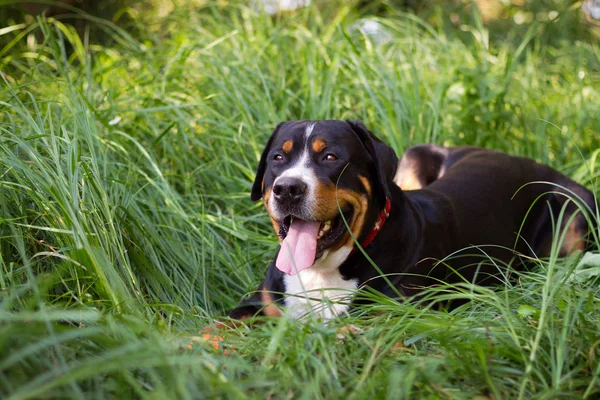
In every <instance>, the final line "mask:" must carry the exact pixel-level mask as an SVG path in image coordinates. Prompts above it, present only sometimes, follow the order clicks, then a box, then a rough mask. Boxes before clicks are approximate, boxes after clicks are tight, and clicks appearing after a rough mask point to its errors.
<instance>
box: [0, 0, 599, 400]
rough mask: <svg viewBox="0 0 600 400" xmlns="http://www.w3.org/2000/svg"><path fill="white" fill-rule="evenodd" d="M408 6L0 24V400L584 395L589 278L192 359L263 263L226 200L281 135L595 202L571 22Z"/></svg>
mask: <svg viewBox="0 0 600 400" xmlns="http://www.w3.org/2000/svg"><path fill="white" fill-rule="evenodd" d="M408 3H409V4H394V3H393V2H390V3H376V4H374V3H372V2H368V3H367V4H360V3H358V2H357V3H354V2H318V3H317V4H314V5H313V6H311V7H309V8H304V9H299V10H297V11H294V12H287V13H284V14H278V15H274V16H269V15H266V14H264V13H260V12H259V11H257V10H256V9H254V8H252V7H249V6H248V5H247V4H246V3H237V2H229V1H219V2H206V3H200V2H194V1H177V2H171V3H167V2H158V1H157V2H148V3H143V4H140V3H135V4H126V3H112V4H111V5H112V6H115V8H110V9H109V8H107V9H106V10H110V11H103V12H105V15H100V16H92V15H90V14H86V13H81V12H78V11H74V10H68V11H69V12H67V13H66V14H67V15H65V13H62V14H61V13H58V14H52V13H50V14H48V13H47V14H42V15H39V16H37V17H35V18H34V17H31V16H29V17H27V16H26V15H25V14H24V11H23V10H22V9H18V8H17V7H15V5H16V4H17V2H10V1H9V2H6V1H4V2H0V5H4V7H5V8H3V9H2V12H3V13H4V14H1V15H3V16H4V17H5V20H6V21H8V23H7V24H6V26H5V27H4V28H1V27H0V43H1V48H0V71H1V82H2V97H0V110H1V113H0V132H1V134H0V189H1V190H0V207H1V212H0V237H1V239H0V266H1V272H0V298H1V300H0V370H2V371H4V372H3V373H2V374H0V395H2V397H4V398H32V397H37V398H39V397H52V398H54V397H65V396H68V397H86V398H88V397H98V398H101V397H115V396H118V397H120V398H127V397H155V396H158V397H182V398H187V397H189V398H199V397H213V396H223V397H228V398H232V397H235V398H237V397H239V398H244V397H259V398H264V397H267V396H275V397H317V398H331V397H334V398H337V397H341V396H348V397H358V398H363V397H366V396H376V397H391V398H414V397H417V396H422V397H432V398H440V397H441V398H444V397H451V398H462V397H464V398H473V397H475V396H487V397H493V398H504V397H509V398H514V397H521V398H534V397H535V398H538V397H539V398H545V397H575V398H581V397H593V396H595V395H597V394H598V393H599V392H600V386H599V385H600V377H599V373H600V367H599V364H598V357H600V352H599V350H598V339H597V332H598V331H600V316H599V314H598V311H597V310H598V305H599V302H600V292H599V290H598V285H597V282H595V281H594V276H597V273H596V272H594V271H597V268H599V266H598V265H597V264H595V263H596V261H594V260H593V259H590V260H592V261H588V262H587V264H586V265H587V266H588V267H589V268H591V269H587V270H581V269H578V268H577V266H578V259H577V258H571V259H567V260H559V259H557V258H556V255H553V256H552V257H551V258H550V259H548V260H534V261H533V264H535V268H533V269H532V272H530V273H527V274H524V275H523V276H522V277H520V279H519V280H518V281H516V282H512V283H509V282H507V283H506V286H505V287H501V288H497V289H494V290H490V289H484V288H473V287H464V288H463V289H462V292H460V294H456V293H454V294H453V293H451V292H448V291H446V290H445V288H437V289H435V290H432V293H431V295H432V296H434V297H435V298H437V299H443V298H447V297H449V296H461V297H466V298H470V299H472V301H471V302H470V303H469V304H467V305H465V306H464V307H462V308H459V309H457V310H453V311H452V312H448V311H436V310H429V309H428V308H427V307H418V306H416V305H414V304H403V303H395V302H391V301H389V300H388V299H385V298H381V297H380V296H377V295H369V296H372V297H373V300H374V304H373V305H372V306H369V307H365V308H364V309H363V310H361V311H360V312H358V313H357V314H356V315H353V316H348V317H344V318H342V319H341V320H340V321H336V322H334V323H332V324H328V325H323V324H321V323H320V322H318V321H309V322H308V323H306V324H299V323H296V322H294V321H290V320H288V319H285V318H283V319H280V320H276V321H268V322H266V323H265V324H264V325H262V326H260V327H257V328H255V329H254V330H252V331H250V330H247V329H246V328H244V327H241V328H239V329H238V330H235V331H232V332H228V333H226V334H225V338H224V339H225V343H224V347H225V351H224V349H223V348H221V349H214V348H213V347H212V346H211V345H210V344H209V343H206V341H205V340H203V338H202V337H201V336H198V333H197V332H198V330H199V329H200V328H202V327H204V326H206V325H207V324H209V323H210V321H211V319H212V317H213V316H221V315H224V314H225V312H226V311H227V310H228V309H230V308H231V307H232V306H234V305H235V303H236V302H237V301H238V300H239V299H240V298H241V297H242V296H243V295H244V294H245V293H247V292H249V291H250V290H252V289H253V288H254V287H255V285H256V284H257V282H258V281H259V280H260V279H261V277H262V275H263V274H264V270H265V268H266V265H267V263H268V262H269V259H270V256H271V255H272V254H273V251H274V249H275V247H276V241H275V240H274V238H273V237H272V236H273V235H272V234H271V232H270V227H269V224H268V221H267V218H266V215H265V213H264V212H263V211H262V208H261V206H260V204H253V203H251V202H250V201H249V189H250V184H251V182H252V179H253V175H254V168H255V166H256V162H257V160H258V157H259V154H260V152H261V150H262V146H263V143H264V142H265V140H266V138H267V137H268V135H269V134H270V132H271V130H272V129H273V127H274V126H275V125H276V123H277V122H279V121H281V120H286V119H322V118H336V119H338V118H360V119H362V120H363V121H364V122H365V123H366V124H367V126H369V127H370V128H371V129H372V130H373V131H374V132H376V133H377V135H379V136H380V137H382V138H384V139H385V140H386V141H387V142H388V143H389V144H390V145H392V146H393V147H394V148H395V149H396V151H397V152H398V153H399V154H401V153H402V151H403V150H404V149H405V148H406V147H408V146H409V145H412V144H415V143H423V142H434V143H439V144H445V145H455V144H475V145H479V146H484V147H489V148H496V149H501V150H505V151H508V152H511V153H514V154H520V155H524V156H528V157H532V158H535V159H537V160H539V161H541V162H545V163H548V164H550V165H552V166H554V167H556V168H558V169H559V170H561V171H563V172H564V173H566V174H568V175H570V176H572V177H574V178H575V179H576V180H578V181H580V182H581V183H583V184H585V185H587V186H588V187H591V188H593V190H594V191H595V192H596V193H598V189H597V179H598V175H599V173H600V168H599V167H598V162H599V160H598V157H599V154H600V151H599V150H598V148H599V147H600V146H599V145H600V133H599V132H600V123H599V121H598V111H597V110H598V109H600V96H599V93H598V92H599V91H600V79H599V78H600V58H599V54H600V53H599V50H598V47H597V44H598V33H597V31H595V29H596V27H595V25H594V24H593V23H591V22H588V21H586V20H585V19H584V17H583V16H582V14H581V12H580V9H579V7H578V4H571V3H563V2H544V3H543V4H542V3H539V2H533V1H532V2H523V3H519V4H518V5H515V4H512V3H506V2H504V3H501V5H502V7H501V8H500V9H499V10H500V11H495V14H494V13H491V12H488V10H486V9H485V7H484V6H485V4H483V3H486V2H482V4H480V5H482V12H481V13H480V12H479V11H478V9H477V8H476V7H474V6H473V5H472V4H465V3H462V2H456V3H451V2H449V3H448V4H446V5H445V6H444V7H438V6H434V5H430V6H428V7H423V6H420V7H417V8H416V9H415V8H414V7H412V6H413V5H411V4H410V2H408ZM411 7H412V8H411ZM415 12H417V13H418V14H415ZM100 14H102V12H101V13H100ZM73 21H75V22H73ZM373 26H375V27H376V29H375V30H374V29H373ZM592 217H593V216H590V218H592ZM558 235H559V233H557V243H558V242H559V241H560V237H558ZM581 265H583V264H581ZM594 266H596V267H595V268H596V270H595V269H594ZM590 277H591V278H590ZM348 323H353V324H355V326H357V327H358V328H359V332H358V333H357V334H355V335H346V338H345V340H339V338H338V335H337V328H338V327H339V326H341V325H343V324H348ZM228 346H232V347H228Z"/></svg>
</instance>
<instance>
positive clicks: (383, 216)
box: [350, 199, 392, 255]
mask: <svg viewBox="0 0 600 400" xmlns="http://www.w3.org/2000/svg"><path fill="white" fill-rule="evenodd" d="M391 209H392V202H391V201H390V199H385V207H384V209H383V210H381V212H380V213H379V215H378V216H377V221H376V222H375V225H374V226H373V229H371V232H369V234H368V235H367V237H365V238H364V240H363V241H362V242H360V247H362V248H363V249H364V248H366V247H367V246H368V245H369V244H370V243H371V242H372V241H373V239H375V236H377V234H378V233H379V231H380V230H381V228H383V225H384V224H385V221H386V220H387V218H388V217H389V216H390V210H391ZM357 251H358V247H354V248H353V249H352V252H351V253H350V255H352V254H354V253H356V252H357Z"/></svg>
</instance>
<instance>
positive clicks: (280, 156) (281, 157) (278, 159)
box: [273, 154, 283, 161]
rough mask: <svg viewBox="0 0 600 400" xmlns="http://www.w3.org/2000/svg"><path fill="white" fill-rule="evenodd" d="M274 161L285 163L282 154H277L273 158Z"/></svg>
mask: <svg viewBox="0 0 600 400" xmlns="http://www.w3.org/2000/svg"><path fill="white" fill-rule="evenodd" d="M273 160H275V161H283V156H282V155H281V154H275V155H274V156H273Z"/></svg>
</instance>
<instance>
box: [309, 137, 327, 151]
mask: <svg viewBox="0 0 600 400" xmlns="http://www.w3.org/2000/svg"><path fill="white" fill-rule="evenodd" d="M325 147H327V142H325V141H324V140H323V139H315V140H314V141H313V143H312V148H313V150H314V151H315V153H320V152H322V151H323V150H325Z"/></svg>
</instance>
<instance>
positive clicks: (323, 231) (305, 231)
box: [275, 206, 353, 275]
mask: <svg viewBox="0 0 600 400" xmlns="http://www.w3.org/2000/svg"><path fill="white" fill-rule="evenodd" d="M342 215H343V217H344V218H342ZM352 215H353V210H352V207H351V206H349V207H346V208H345V209H342V213H341V214H337V215H336V216H335V217H334V218H332V219H331V220H328V221H324V222H323V221H306V220H303V219H301V218H298V217H295V216H293V215H288V216H287V217H285V218H284V219H283V220H282V221H281V222H280V224H279V236H280V237H281V238H282V239H283V241H282V243H281V249H280V250H279V255H278V256H277V260H276V262H275V265H276V266H277V268H278V269H279V270H281V271H282V272H284V273H286V274H288V275H294V274H295V273H296V272H298V271H301V270H303V269H306V268H309V267H310V266H312V265H313V264H314V262H315V260H316V259H318V258H319V257H321V256H322V255H323V253H324V252H325V250H327V249H328V248H330V247H332V246H333V245H335V244H336V243H338V242H339V240H340V239H341V238H342V237H343V236H344V234H345V233H346V225H345V224H344V219H345V220H346V222H347V223H348V224H350V222H351V221H352Z"/></svg>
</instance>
